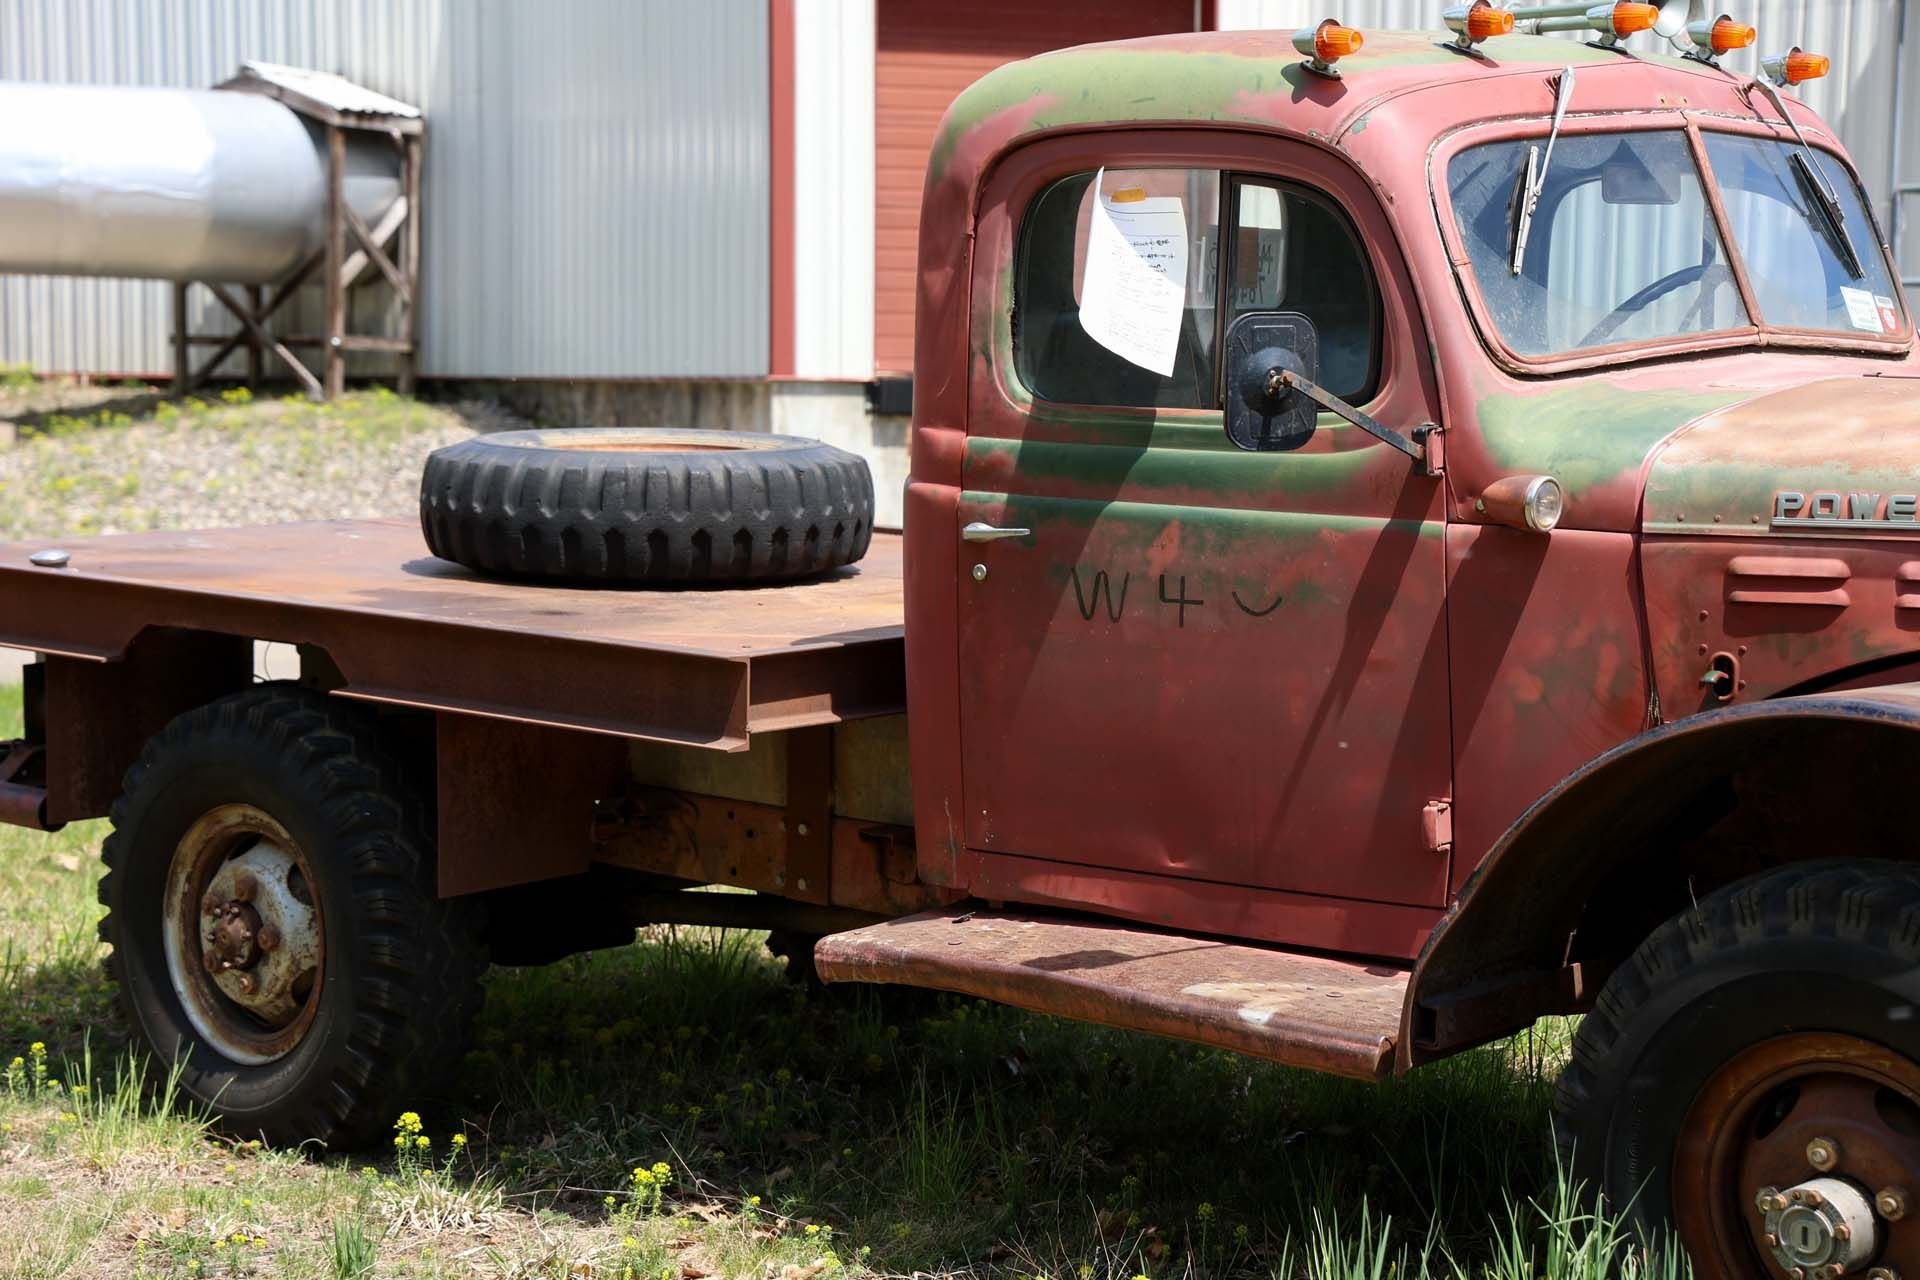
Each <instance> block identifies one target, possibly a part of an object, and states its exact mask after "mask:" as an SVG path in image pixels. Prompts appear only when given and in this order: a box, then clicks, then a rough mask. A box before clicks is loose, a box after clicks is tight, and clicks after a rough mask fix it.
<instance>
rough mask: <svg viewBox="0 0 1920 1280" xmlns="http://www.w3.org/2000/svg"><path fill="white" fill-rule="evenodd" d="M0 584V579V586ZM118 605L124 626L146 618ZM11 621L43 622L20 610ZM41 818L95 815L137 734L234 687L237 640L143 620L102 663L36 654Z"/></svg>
mask: <svg viewBox="0 0 1920 1280" xmlns="http://www.w3.org/2000/svg"><path fill="white" fill-rule="evenodd" d="M0 589H4V584H0ZM120 607H121V608H127V609H128V612H127V614H126V616H124V617H123V618H120V619H116V621H118V622H122V623H124V624H125V625H127V626H129V627H132V628H139V627H140V626H141V625H142V623H144V622H150V621H152V619H151V618H144V617H142V616H141V615H140V614H139V613H138V611H137V609H133V608H129V607H128V606H126V605H124V604H123V605H121V606H120ZM12 621H13V625H16V626H17V625H20V624H23V623H24V624H27V625H40V624H41V623H43V622H48V621H51V620H49V619H43V618H38V617H34V616H32V615H28V616H25V617H18V618H17V619H12ZM45 678H46V697H47V717H46V733H47V805H46V812H47V817H48V819H49V820H50V821H51V822H55V823H64V822H78V821H79V820H81V819H82V818H100V817H105V816H106V814H107V811H108V810H109V809H110V808H111V807H112V806H113V801H114V798H115V797H117V796H118V795H119V794H120V784H121V781H122V780H123V779H124V778H125V777H126V776H127V770H128V769H130V768H132V767H133V764H134V761H136V760H138V759H139V758H140V752H141V749H142V748H144V747H145V746H146V745H147V740H148V739H149V738H151V737H153V735H155V734H157V733H159V732H160V731H161V730H162V729H164V728H166V726H167V722H168V721H170V720H172V719H173V718H174V717H175V716H178V715H181V714H184V713H185V712H188V711H191V710H193V709H194V708H195V707H200V706H204V705H206V704H207V703H209V702H212V701H213V700H214V699H216V698H220V697H224V696H226V695H227V694H230V693H238V692H239V691H240V690H242V689H244V688H246V687H247V685H248V684H249V683H250V682H251V680H252V678H253V652H252V649H251V646H249V645H248V644H247V642H246V641H245V640H241V639H237V638H235V637H232V636H223V635H203V634H198V633H195V632H189V631H180V630H174V629H171V628H167V627H148V628H147V629H145V630H140V631H139V633H138V634H137V635H136V636H135V637H134V638H133V639H132V640H131V641H130V642H129V643H128V644H127V645H126V646H125V647H124V648H123V649H121V650H120V651H119V654H118V657H117V658H116V659H115V660H114V661H110V662H98V661H90V660H87V659H84V658H72V657H50V658H48V659H47V661H46V677H45Z"/></svg>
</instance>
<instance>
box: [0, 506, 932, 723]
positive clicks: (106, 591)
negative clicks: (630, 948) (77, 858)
mask: <svg viewBox="0 0 1920 1280" xmlns="http://www.w3.org/2000/svg"><path fill="white" fill-rule="evenodd" d="M48 549H49V545H48V544H45V543H35V544H26V543H18V544H14V545H11V546H0V597H3V598H5V599H6V600H7V602H8V605H9V607H8V609H7V610H6V613H5V615H4V616H3V617H0V645H6V646H11V647H15V648H20V649H31V650H35V651H38V652H40V653H43V654H48V655H51V656H57V657H66V658H77V659H82V660H86V661H94V662H104V661H109V660H113V659H118V658H122V657H124V656H125V655H126V654H127V653H128V651H129V649H130V648H131V647H132V645H133V644H134V641H135V640H136V638H137V637H138V636H139V634H140V633H141V632H142V631H145V630H148V629H152V628H179V629H186V630H193V631H197V632H205V633H218V634H223V635H230V636H244V637H251V638H254V639H261V640H270V641H285V642H289V643H294V644H301V645H309V646H318V647H319V648H321V649H324V650H325V651H326V653H327V654H328V655H329V657H330V658H331V660H332V662H333V664H334V665H335V666H336V667H337V668H338V669H339V673H340V675H341V676H342V677H343V679H344V683H342V684H341V685H340V686H339V687H337V688H335V689H334V690H333V692H334V693H335V694H336V695H337V696H341V697H346V698H353V699H358V700H362V701H366V702H374V703H385V704H392V705H400V706H407V707H414V708H419V709H423V710H433V711H453V712H461V713H464V714H468V715H477V716H484V717H490V718H495V719H504V720H515V721H524V722H528V723H532V724H541V725H547V726H551V727H554V728H562V729H584V730H589V731H592V732H596V733H605V734H614V735H618V736H622V737H629V738H640V739H647V740H651V741H658V742H670V743H679V744H686V745H693V746H699V747H707V748H713V749H716V750H722V751H741V750H745V749H746V747H747V745H748V740H749V738H750V737H751V735H753V734H756V733H766V732H773V731H780V730H787V729H796V728H803V727H807V726H811V725H822V724H833V723H837V722H839V721H842V720H848V719H855V718H860V717H865V716H875V715H888V714H894V713H898V712H902V711H904V710H905V709H906V678H905V671H904V662H903V657H902V638H903V636H904V634H905V619H904V616H903V606H902V602H901V582H900V562H901V556H900V537H899V535H898V534H884V533H883V534H877V535H876V536H875V537H874V540H873V546H872V549H871V551H869V553H868V554H867V557H866V559H864V560H863V561H861V562H860V563H859V564H858V565H855V566H851V567H848V568H845V569H841V570H838V571H836V572H834V573H833V574H831V575H829V576H827V577H825V578H821V579H817V580H814V581H810V582H803V583H795V584H792V585H788V586H781V587H776V588H767V587H765V586H764V585H762V586H759V587H758V588H757V589H755V590H750V591H749V590H736V589H731V588H709V589H699V588H683V589H678V590H671V591H649V592H646V593H644V594H635V593H631V592H627V593H622V592H614V591H607V590H596V589H593V588H588V587H567V586H528V585H527V584H525V583H514V582H503V581H490V580H488V579H486V578H483V577H481V576H479V575H478V574H475V573H473V572H471V571H470V570H467V569H464V568H462V567H460V566H459V565H456V564H452V563H449V562H448V561H445V560H438V559H435V558H433V557H432V556H430V555H428V554H427V551H426V548H425V546H424V544H423V543H422V541H421V535H420V526H419V523H418V521H416V520H358V521H327V522H320V523H307V524H285V525H271V526H266V527H262V528H250V529H219V530H197V531H190V532H167V533H138V534H124V535H117V536H112V537H105V538H94V539H88V540H86V541H85V543H84V544H82V545H76V546H75V548H74V550H73V552H72V554H71V557H70V559H69V560H68V561H67V563H66V564H65V566H64V567H61V568H43V567H39V566H36V565H34V564H32V563H31V562H30V560H29V557H30V556H31V555H33V554H34V553H36V552H41V551H45V550H48Z"/></svg>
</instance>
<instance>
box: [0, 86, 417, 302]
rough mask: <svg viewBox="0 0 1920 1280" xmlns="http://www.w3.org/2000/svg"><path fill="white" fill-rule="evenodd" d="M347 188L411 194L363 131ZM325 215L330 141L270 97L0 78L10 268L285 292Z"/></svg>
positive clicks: (0, 223) (0, 191)
mask: <svg viewBox="0 0 1920 1280" xmlns="http://www.w3.org/2000/svg"><path fill="white" fill-rule="evenodd" d="M345 190H346V199H347V203H348V204H349V205H350V206H351V207H352V208H353V210H354V211H355V212H356V213H358V214H359V215H360V216H361V217H362V218H363V219H365V220H366V222H367V223H368V224H369V225H372V224H374V223H376V222H378V221H379V219H380V217H381V215H382V214H384V213H385V212H386V210H387V209H388V207H389V206H390V205H391V204H392V203H393V201H394V200H395V199H396V198H398V196H399V194H400V179H399V160H398V156H397V153H396V152H395V149H394V148H393V147H392V146H391V145H390V144H388V143H387V142H386V140H385V139H383V138H380V137H378V136H369V135H366V134H363V133H360V132H359V131H349V133H348V135H347V164H346V175H345ZM326 208H327V160H326V148H325V138H324V136H323V132H322V130H321V129H320V127H319V126H316V125H313V124H310V123H309V122H308V121H306V120H304V119H302V118H301V117H300V116H298V115H296V114H295V113H294V112H293V111H291V110H289V109H288V108H287V107H285V106H282V105H281V104H280V103H279V102H276V101H275V100H273V99H272V98H269V97H266V96H264V95H262V94H257V93H247V92H238V91H223V90H218V89H157V88H120V87H113V86H103V85H61V84H38V83H23V82H19V81H0V272H14V273H21V274H31V275H70V276H120V277H129V278H139V279H155V280H180V281H185V280H211V281H221V282H232V283H236V284H270V283H273V282H274V281H277V280H279V279H281V278H283V277H285V276H286V275H288V274H290V273H291V272H292V271H293V269H294V268H295V267H297V266H299V265H300V264H301V263H302V262H304V261H306V259H307V258H308V257H309V256H310V255H312V254H313V253H315V252H316V251H318V250H319V249H320V248H321V247H322V244H323V238H324V235H325V226H326Z"/></svg>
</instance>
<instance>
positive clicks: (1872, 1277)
mask: <svg viewBox="0 0 1920 1280" xmlns="http://www.w3.org/2000/svg"><path fill="white" fill-rule="evenodd" d="M1867 1280H1900V1273H1899V1272H1898V1271H1895V1270H1894V1269H1893V1268H1892V1267H1875V1268H1874V1269H1873V1270H1871V1271H1869V1272H1867Z"/></svg>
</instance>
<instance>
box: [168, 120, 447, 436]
mask: <svg viewBox="0 0 1920 1280" xmlns="http://www.w3.org/2000/svg"><path fill="white" fill-rule="evenodd" d="M281 101H282V102H283V103H285V105H286V106H287V107H289V108H290V109H292V110H294V111H296V112H299V113H300V114H302V115H305V116H308V117H310V118H313V119H316V120H318V121H319V122H320V123H321V124H322V126H323V127H324V130H325V137H326V149H327V215H326V230H325V235H324V238H323V240H322V247H321V248H320V249H319V251H317V252H315V253H313V254H311V255H309V256H308V258H307V259H306V261H304V262H302V263H301V264H300V265H299V266H298V267H296V268H294V270H293V272H292V273H291V274H290V275H288V276H287V278H286V279H284V280H282V281H281V282H280V283H278V284H276V285H275V286H273V288H272V291H271V292H268V290H266V289H264V288H263V287H261V286H259V285H248V286H246V288H245V290H244V291H243V292H236V290H235V289H234V288H233V287H232V286H230V285H225V284H222V283H219V282H217V281H212V280H200V281H177V282H175V284H174V286H173V368H174V377H173V387H174V394H176V395H185V394H187V393H189V392H191V391H193V390H194V389H195V388H196V387H198V386H200V385H201V384H202V383H203V382H205V381H206V380H207V379H208V378H209V377H210V376H212V374H213V372H214V370H215V369H217V368H219V367H220V364H221V362H222V361H224V360H225V359H226V358H227V357H228V356H230V355H232V354H233V353H234V352H235V351H236V350H239V349H241V348H244V349H245V351H246V356H247V380H248V381H249V382H258V381H260V380H261V378H262V377H263V376H264V374H265V372H266V369H265V366H266V363H267V361H266V357H267V356H268V355H269V354H271V355H272V356H273V357H274V359H275V360H276V361H278V362H279V363H280V364H281V365H284V366H285V367H286V369H287V371H288V372H289V373H291V374H292V375H293V378H294V380H295V381H296V382H298V383H299V384H300V386H301V388H302V389H303V390H305V391H306V393H307V394H308V395H309V396H311V397H312V398H313V399H315V400H332V399H334V398H335V397H337V396H339V395H340V394H342V393H343V392H344V391H345V390H346V385H347V356H348V354H349V353H351V352H354V351H377V352H382V353H386V354H390V355H394V356H396V357H398V360H399V370H398V373H397V376H396V378H395V382H396V383H397V388H398V390H399V391H400V393H401V394H402V395H409V394H411V393H412V392H413V387H414V380H415V376H416V372H417V368H418V365H417V360H416V353H417V352H418V350H419V343H420V318H419V314H420V313H419V306H418V303H419V297H420V216H419V211H420V150H421V145H422V141H423V133H422V129H421V127H420V124H421V122H420V121H419V120H417V119H398V118H396V119H385V118H379V119H376V120H370V121H365V122H362V121H359V120H356V119H353V118H348V117H343V116H340V115H338V114H337V113H332V112H323V111H321V110H315V109H312V108H311V107H310V106H309V105H307V104H304V103H303V102H301V101H297V100H291V99H288V98H285V97H282V98H281ZM348 129H361V130H365V131H369V132H374V133H384V134H386V135H387V136H389V137H390V138H391V139H392V141H393V144H394V147H395V148H396V149H397V151H398V152H399V159H400V196H399V198H398V199H397V200H395V201H394V202H393V204H392V205H391V206H390V207H389V208H388V210H387V212H386V213H385V214H384V215H382V217H381V218H380V220H379V221H378V222H377V223H375V224H373V225H372V226H369V225H368V224H367V222H366V220H365V219H364V218H362V217H361V216H360V215H359V214H358V213H356V212H355V211H354V210H353V208H352V206H350V205H349V204H348V203H347V201H346V151H347V130H348ZM369 268H372V269H373V272H374V274H375V276H376V277H377V279H378V280H379V281H380V282H381V283H384V284H385V285H386V286H387V287H388V288H390V289H392V290H393V293H394V296H395V298H396V299H397V300H398V302H399V307H400V334H399V336H397V337H387V336H384V335H379V334H356V333H352V332H350V331H349V324H350V316H351V307H350V305H349V304H350V301H351V299H350V294H351V292H352V290H353V288H354V286H355V283H356V282H357V281H358V280H359V278H360V276H361V275H362V274H363V273H365V272H366V271H367V270H368V269H369ZM195 284H199V285H201V286H203V287H204V288H205V289H206V290H207V291H208V292H210V293H211V294H213V296H214V298H215V299H216V300H217V301H218V302H219V303H220V305H221V306H222V307H224V308H225V309H226V310H227V312H228V313H230V314H231V315H232V316H233V318H234V319H235V320H236V321H238V322H239V327H238V328H237V329H236V330H235V331H234V332H233V333H231V334H225V335H213V334H196V333H193V332H192V327H191V321H190V319H189V312H188V308H187V293H188V291H189V290H190V289H192V288H193V286H194V285H195ZM307 284H317V285H318V286H319V288H320V290H321V293H322V298H323V306H324V311H325V319H324V325H325V328H324V332H322V333H320V334H317V335H289V336H279V337H276V336H275V335H274V333H273V332H272V330H271V328H270V326H269V322H270V321H271V320H272V318H273V317H274V315H275V314H276V313H278V312H279V311H280V310H281V308H282V307H284V306H285V305H286V304H287V303H288V302H289V301H290V300H292V298H293V297H294V295H295V294H296V293H298V292H299V290H300V289H301V287H302V286H304V285H307ZM194 347H212V348H213V352H212V354H211V355H209V356H207V357H206V359H204V360H202V361H201V362H200V363H199V364H198V366H197V367H196V366H195V364H194V362H193V356H192V349H193V348H194ZM307 347H312V348H317V349H318V357H317V359H316V361H315V363H316V364H317V365H318V366H319V369H318V372H316V371H315V370H314V369H313V368H311V367H309V365H308V363H307V362H306V361H305V360H302V359H301V358H300V356H298V355H296V354H295V351H296V349H298V348H307Z"/></svg>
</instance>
